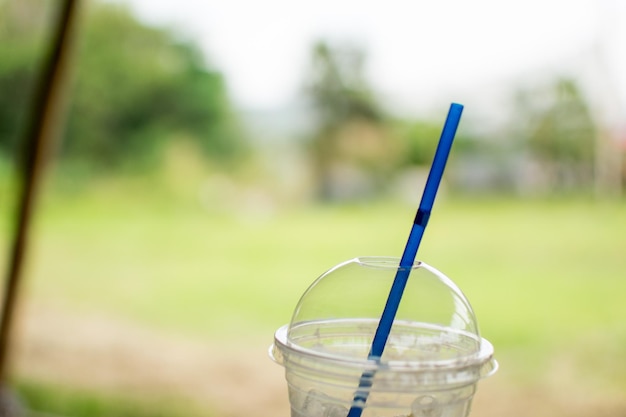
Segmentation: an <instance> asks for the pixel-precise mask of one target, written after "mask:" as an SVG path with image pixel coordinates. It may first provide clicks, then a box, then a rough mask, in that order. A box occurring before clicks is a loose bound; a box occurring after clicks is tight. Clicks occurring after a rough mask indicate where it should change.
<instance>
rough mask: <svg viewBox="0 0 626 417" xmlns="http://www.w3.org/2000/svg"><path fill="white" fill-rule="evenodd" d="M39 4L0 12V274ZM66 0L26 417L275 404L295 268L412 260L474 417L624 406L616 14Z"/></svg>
mask: <svg viewBox="0 0 626 417" xmlns="http://www.w3.org/2000/svg"><path fill="white" fill-rule="evenodd" d="M59 3H60V2H57V1H53V0H47V1H46V0H1V1H0V268H2V270H3V271H4V270H5V269H6V266H7V263H8V261H7V258H8V252H9V248H10V245H11V241H12V239H13V230H14V219H15V210H16V204H17V195H18V193H17V189H18V185H19V184H18V181H17V179H16V169H17V167H18V163H17V161H18V155H19V152H21V149H22V147H23V143H22V141H23V136H24V132H25V130H26V129H27V127H28V125H29V123H32V121H31V120H29V109H30V107H31V106H32V101H33V99H34V95H33V91H34V88H35V85H34V84H35V79H36V76H37V74H38V72H39V71H40V69H41V63H42V60H43V59H44V57H45V55H46V53H47V49H48V48H49V43H50V40H51V27H52V25H53V22H54V20H55V19H56V18H57V14H58V11H59ZM431 3H433V4H423V2H411V1H401V0H391V1H389V0H388V1H384V2H382V1H381V2H373V1H372V2H357V1H352V0H340V1H332V2H331V1H325V0H323V1H316V2H309V3H306V4H297V3H294V2H287V1H282V0H268V1H265V2H247V1H242V0H234V1H229V2H215V1H208V2H204V1H199V0H179V1H177V2H167V1H154V0H152V1H150V0H117V1H107V0H90V1H85V2H82V7H81V8H80V26H79V31H78V33H77V35H78V36H77V39H76V42H75V44H74V60H73V63H72V67H71V74H70V76H71V87H70V89H69V91H68V95H67V111H66V118H65V119H66V123H65V124H64V126H63V128H62V129H60V132H59V134H58V138H57V140H56V141H55V142H54V146H53V147H52V150H51V151H50V155H49V161H48V166H47V168H48V169H47V170H46V172H45V181H44V184H43V187H42V193H41V195H40V199H39V201H38V203H39V204H38V207H37V211H36V217H35V223H34V228H33V230H32V240H31V245H30V247H29V251H28V256H27V264H26V270H25V276H24V279H25V282H24V284H25V286H24V288H23V290H24V291H23V292H22V293H21V297H20V300H19V301H20V302H19V304H18V305H19V310H18V312H19V314H18V323H17V328H16V330H17V331H16V334H15V335H14V339H13V343H12V355H11V362H10V381H11V386H12V387H14V388H15V391H16V393H17V396H18V398H19V399H20V401H21V402H22V403H23V405H24V407H26V408H27V409H29V410H32V411H33V415H38V414H40V415H62V416H77V417H78V416H128V417H133V416H172V417H173V416H182V415H185V416H196V415H197V416H200V415H203V416H233V417H237V416H244V415H245V416H249V415H255V416H260V417H264V416H267V417H270V416H276V415H283V416H286V415H288V413H289V408H288V402H287V391H286V383H285V382H284V381H283V373H282V372H283V371H282V368H280V367H279V366H277V365H275V364H273V363H272V362H271V360H270V359H269V358H268V356H267V348H268V346H269V345H270V344H271V343H272V340H273V332H274V331H275V330H276V329H277V328H278V327H280V326H281V325H283V324H285V323H287V322H288V321H289V320H290V317H291V312H292V310H293V308H294V307H295V305H296V302H297V300H298V298H299V296H300V295H301V294H302V292H304V290H305V289H306V288H307V287H308V285H309V284H310V283H311V282H312V281H313V280H314V279H315V278H316V277H317V276H319V275H320V274H321V273H322V272H324V271H325V270H326V269H329V268H330V267H332V266H334V265H335V264H337V263H339V262H341V261H344V260H347V259H349V258H352V257H355V256H364V255H388V256H399V255H400V254H401V252H402V249H403V246H404V243H405V241H406V237H407V236H408V232H409V229H410V224H411V223H410V222H411V221H412V219H413V216H414V213H415V210H416V208H417V204H418V202H419V198H420V196H421V192H422V188H423V185H424V182H425V178H426V175H427V172H428V169H429V166H430V163H431V160H432V157H433V154H434V149H435V147H436V143H437V140H438V138H439V134H440V130H441V127H442V125H443V121H444V119H445V116H446V112H447V109H448V106H449V104H450V102H453V101H454V102H460V103H462V104H464V105H465V111H464V115H463V119H462V121H461V126H460V128H459V131H458V133H457V138H456V142H455V145H454V147H453V150H452V154H451V156H450V160H449V164H448V168H447V169H446V173H445V175H444V182H443V184H442V188H441V190H440V192H439V194H438V199H437V201H436V203H435V210H434V213H433V215H432V217H431V220H430V225H429V228H428V230H427V232H426V234H425V238H424V241H423V243H422V245H421V248H420V253H419V254H418V257H419V258H420V259H422V260H424V261H426V262H428V263H429V264H431V265H433V266H435V267H437V268H438V269H440V270H441V271H442V272H444V273H445V274H447V275H448V276H450V277H451V278H452V279H453V280H454V281H455V282H456V283H457V284H458V285H459V286H460V287H461V288H462V289H463V290H464V291H465V293H466V295H467V296H468V298H469V299H470V301H471V302H472V304H473V307H474V309H475V311H476V314H477V317H478V320H479V323H480V327H481V332H482V335H483V336H484V337H485V338H487V339H489V340H490V341H491V342H492V343H493V344H494V345H495V348H496V356H497V358H498V360H499V362H500V366H501V368H500V370H499V372H498V373H497V374H496V375H495V376H494V377H492V378H490V379H489V380H486V381H484V382H482V383H481V384H480V385H479V390H478V393H477V395H476V399H475V404H474V407H473V409H474V411H473V414H472V415H475V416H485V417H489V416H502V415H507V416H511V417H514V416H522V415H524V416H526V415H533V416H536V417H539V416H552V417H555V416H568V417H572V416H574V417H577V416H580V417H583V416H589V417H591V416H596V417H597V416H626V397H625V396H624V392H626V377H625V376H624V375H626V324H625V322H624V317H626V305H625V304H624V302H623V294H624V292H625V291H626V272H625V271H626V199H625V197H624V195H625V193H626V53H625V52H624V51H626V4H624V3H623V2H620V1H618V0H596V1H592V0H588V1H587V0H575V1H571V0H570V1H565V0H548V1H545V0H544V1H538V0H532V1H524V2H497V1H494V0H479V1H473V2H466V1H460V0H445V1H440V2H431Z"/></svg>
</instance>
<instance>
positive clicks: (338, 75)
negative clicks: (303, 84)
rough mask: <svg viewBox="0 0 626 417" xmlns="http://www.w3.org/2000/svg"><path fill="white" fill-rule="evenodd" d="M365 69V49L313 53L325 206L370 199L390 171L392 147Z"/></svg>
mask: <svg viewBox="0 0 626 417" xmlns="http://www.w3.org/2000/svg"><path fill="white" fill-rule="evenodd" d="M364 63H365V53H364V52H363V51H362V50H361V49H359V48H355V47H350V46H344V47H334V48H331V47H330V46H329V45H328V44H327V43H325V42H323V41H320V42H317V43H316V44H315V45H314V46H313V48H312V63H311V71H310V76H309V78H308V83H307V89H306V92H307V95H308V97H309V99H310V100H311V102H312V105H313V108H314V111H315V114H316V126H317V127H316V131H315V133H314V134H313V137H312V140H311V142H310V144H311V154H312V158H313V165H314V173H315V180H316V183H317V195H318V198H320V199H321V200H332V199H337V198H350V197H353V196H355V195H356V194H363V193H368V192H369V190H370V189H371V188H372V187H374V188H375V184H374V183H375V182H376V177H377V176H378V177H379V178H380V175H381V174H382V172H384V170H385V168H386V166H387V165H389V158H385V153H388V152H389V151H390V150H391V148H392V147H390V146H387V145H388V142H389V135H388V134H387V132H386V131H385V129H384V126H385V121H384V115H383V112H382V110H381V108H380V106H379V104H378V102H377V100H376V98H375V97H374V94H373V93H372V91H371V89H370V87H369V85H368V83H367V81H366V79H365V77H364ZM363 170H367V174H365V175H363V172H362V171H363ZM350 176H352V177H353V180H350V179H349V177H350ZM357 183H359V184H357ZM357 189H360V190H357Z"/></svg>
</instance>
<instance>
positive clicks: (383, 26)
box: [120, 0, 626, 118]
mask: <svg viewBox="0 0 626 417" xmlns="http://www.w3.org/2000/svg"><path fill="white" fill-rule="evenodd" d="M120 1H122V2H124V3H129V4H131V7H132V8H133V9H134V10H135V11H137V12H138V14H139V16H140V17H142V18H144V19H145V20H147V21H149V22H155V23H159V24H174V25H177V26H180V27H182V28H183V30H184V32H185V33H188V34H190V35H192V37H193V38H194V39H195V40H196V41H197V42H198V43H199V44H200V45H201V46H202V48H203V49H204V50H205V51H206V52H207V55H208V57H209V59H210V61H211V62H212V63H213V64H214V65H215V66H216V67H217V69H219V70H221V71H223V72H224V73H225V74H226V77H227V80H228V83H229V88H230V91H231V94H232V96H233V98H234V99H235V101H236V103H237V104H239V105H240V106H243V107H252V108H268V107H278V106H281V105H285V104H286V103H289V102H290V101H291V100H293V98H294V97H295V96H296V95H297V94H298V91H299V88H300V86H301V84H302V79H303V76H304V68H305V67H306V64H307V62H308V57H309V55H308V54H309V51H310V45H311V44H312V43H313V41H314V40H315V39H317V38H331V39H332V38H336V39H343V40H349V41H352V42H357V43H359V44H360V45H362V46H364V47H365V48H366V51H367V53H368V74H369V79H370V80H371V82H372V84H373V86H374V87H375V89H376V90H377V91H379V92H380V93H382V94H384V96H385V97H387V98H389V99H390V100H391V101H392V102H395V103H397V104H399V105H404V106H405V107H411V106H415V107H416V108H417V107H425V105H427V104H428V102H432V101H441V102H446V103H449V102H450V101H461V100H466V101H467V100H469V101H470V102H472V101H474V100H476V101H479V100H480V97H479V96H480V95H481V94H480V89H481V87H482V86H497V85H506V83H507V82H509V83H510V82H511V80H513V79H516V80H523V79H524V78H525V77H529V76H531V75H537V73H539V74H541V73H547V72H549V71H555V72H556V71H577V72H581V71H582V72H585V71H586V73H587V74H589V73H590V71H591V78H593V79H594V81H592V82H591V84H590V85H594V86H595V87H593V88H596V87H598V86H600V87H599V88H606V89H608V90H610V91H608V93H607V92H606V91H604V92H603V93H602V95H601V96H602V97H604V98H603V99H604V100H608V101H611V100H614V99H615V96H617V97H620V98H619V100H621V104H620V106H621V107H622V110H620V112H623V110H624V109H623V107H624V105H625V104H626V1H623V0H524V1H508V0H473V1H469V0H429V1H425V0H378V1H370V0H314V1H306V2H305V1H294V0H292V1H289V0H262V1H254V0H222V1H220V2H218V1H215V0H208V1H206V0H177V1H171V0H120ZM598 39H599V40H600V41H601V42H602V44H603V45H604V46H603V48H604V51H605V53H606V55H604V58H603V59H604V61H605V62H606V66H605V67H604V71H605V72H604V73H601V72H597V68H598V67H597V66H595V63H594V61H597V55H593V54H592V45H593V44H594V42H597V40H598ZM498 83H500V84H498ZM594 83H595V84H594ZM613 91H619V94H616V95H615V96H614V95H613V94H612V92H613ZM605 93H606V94H605ZM464 104H466V103H464ZM466 105H467V104H466ZM620 114H622V115H624V114H623V113H620ZM624 116H625V118H626V115H624Z"/></svg>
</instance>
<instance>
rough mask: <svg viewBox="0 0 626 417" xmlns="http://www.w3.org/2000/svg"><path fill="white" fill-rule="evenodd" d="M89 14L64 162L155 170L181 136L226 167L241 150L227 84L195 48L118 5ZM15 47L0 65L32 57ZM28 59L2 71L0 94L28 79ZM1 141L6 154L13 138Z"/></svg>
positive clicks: (98, 5) (5, 111)
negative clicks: (166, 147)
mask: <svg viewBox="0 0 626 417" xmlns="http://www.w3.org/2000/svg"><path fill="white" fill-rule="evenodd" d="M38 1H39V0H28V1H27V2H29V3H31V4H35V3H37V2H38ZM88 6H89V7H87V8H86V13H85V15H84V16H83V18H84V19H83V22H82V23H83V24H82V27H81V30H82V31H81V37H80V44H79V45H78V47H79V50H78V51H77V52H78V53H77V60H76V65H75V77H74V78H75V85H74V90H73V95H72V96H71V98H70V106H69V114H68V125H67V129H66V134H65V137H64V139H63V142H62V145H61V147H60V149H59V152H60V155H61V157H62V158H63V159H64V161H66V162H71V163H79V164H82V165H84V166H88V167H90V169H93V168H96V169H98V168H100V169H105V168H111V167H120V166H139V167H145V166H146V164H153V163H155V162H158V160H159V156H160V154H161V151H162V147H163V145H164V144H165V143H167V141H168V140H171V139H172V138H176V137H181V136H184V137H185V138H187V139H189V140H191V141H193V142H194V143H196V144H197V146H198V148H199V149H200V150H201V151H204V153H205V155H207V156H210V157H212V158H214V159H215V160H217V161H225V160H231V159H232V158H233V157H236V156H237V155H239V154H240V153H241V152H242V151H243V150H244V149H245V146H244V140H243V136H242V135H241V134H240V130H239V129H238V126H237V123H236V120H235V118H234V115H233V114H234V113H233V112H232V111H231V107H230V104H229V101H228V97H227V92H226V87H225V83H224V79H223V77H222V75H221V74H220V73H219V72H217V71H214V70H210V69H207V65H206V63H205V62H204V59H203V56H202V54H201V53H200V52H199V51H198V49H197V48H196V46H195V45H194V44H193V43H191V42H189V41H187V40H185V39H183V38H182V37H181V36H179V35H178V34H176V33H174V32H173V31H171V30H166V29H161V28H154V27H149V26H146V25H144V24H142V23H140V22H139V21H137V20H136V19H135V17H133V16H132V14H131V13H130V12H129V11H128V9H126V8H125V7H123V6H122V5H119V4H113V3H105V2H91V3H89V4H88ZM19 42H21V40H19V39H18V40H14V39H10V42H9V44H10V45H11V46H10V50H8V51H7V50H6V49H0V54H2V55H0V62H5V58H6V57H8V59H9V61H14V60H17V59H18V58H20V56H21V55H28V54H31V55H32V49H33V48H24V47H22V45H21V44H20V43H19ZM0 44H2V45H4V44H5V42H4V40H3V41H2V42H1V43H0ZM29 59H30V61H29V60H28V59H26V58H20V59H19V62H20V63H21V66H18V65H17V64H16V65H13V67H11V68H5V67H7V66H6V65H2V66H0V91H4V90H5V89H14V90H20V89H21V84H20V82H19V81H20V79H18V78H19V77H20V76H21V77H22V78H23V77H25V75H24V74H27V71H26V69H25V67H26V66H27V65H26V64H24V62H31V61H32V59H31V58H29ZM16 68H17V69H19V71H18V70H17V69H16ZM28 68H29V70H32V64H31V65H30V67H28ZM14 95H15V94H14ZM12 111H13V112H14V111H17V110H16V109H12V108H11V107H10V106H1V107H0V120H4V119H6V118H11V117H12V116H11V114H9V112H12ZM12 129H14V128H13V127H12ZM7 133H11V132H7ZM0 134H1V135H2V137H0V141H2V143H3V148H4V150H5V151H6V150H9V148H11V147H12V146H14V143H13V142H11V141H10V140H9V139H7V138H9V136H10V135H8V134H6V133H5V132H4V131H2V132H0Z"/></svg>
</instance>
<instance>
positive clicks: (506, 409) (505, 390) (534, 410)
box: [14, 305, 626, 417]
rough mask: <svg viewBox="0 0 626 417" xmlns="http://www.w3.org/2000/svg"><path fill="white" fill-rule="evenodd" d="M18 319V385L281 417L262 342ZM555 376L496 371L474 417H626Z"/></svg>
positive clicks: (30, 315)
mask: <svg viewBox="0 0 626 417" xmlns="http://www.w3.org/2000/svg"><path fill="white" fill-rule="evenodd" d="M22 320H23V321H22V323H21V325H20V330H21V331H20V334H19V338H18V340H17V343H16V346H15V355H14V370H15V371H17V372H18V373H19V374H20V375H22V376H28V377H32V378H36V379H37V380H41V381H49V382H58V383H67V384H72V385H76V386H81V387H85V388H94V389H101V390H106V391H117V392H125V393H128V392H132V393H137V394H150V395H156V396H170V397H178V398H184V399H188V400H190V401H194V402H196V403H197V404H198V405H200V406H205V407H207V408H209V409H213V410H215V411H216V413H215V415H218V416H224V417H242V416H255V417H279V416H283V417H287V416H288V415H289V407H288V402H287V394H286V384H285V382H284V379H283V378H284V376H283V371H282V368H280V367H279V366H277V365H275V364H274V363H272V362H271V360H270V359H269V358H268V356H267V346H268V344H269V343H270V338H269V337H268V339H266V340H258V339H255V340H249V341H245V340H244V341H242V343H241V344H240V345H234V344H231V345H224V344H211V343H207V342H200V341H193V340H188V339H184V338H181V337H173V336H171V335H167V334H162V333H159V332H156V331H151V330H147V329H145V328H143V327H139V326H134V325H132V324H129V323H127V322H124V321H120V320H115V319H113V318H111V317H106V316H89V317H86V316H76V315H70V314H67V313H66V312H63V311H62V309H59V308H53V307H50V306H41V305H29V306H26V308H24V309H23V314H22ZM241 345H244V347H241ZM556 368H557V369H556V370H552V371H551V373H550V374H549V375H547V376H546V378H545V381H540V382H539V383H538V384H534V385H529V386H526V387H522V386H521V385H520V384H516V383H515V382H514V381H512V380H511V378H510V377H508V376H507V372H506V371H505V370H501V371H500V372H499V373H498V374H497V375H496V376H495V377H493V378H491V379H488V380H485V381H483V382H481V384H480V385H479V390H478V393H477V395H476V397H475V401H474V406H473V410H474V411H473V413H472V415H473V416H477V417H478V416H482V417H505V416H506V417H517V416H520V417H521V416H525V417H529V416H532V417H544V416H545V417H558V416H567V417H592V416H593V417H602V416H606V417H609V416H610V417H626V399H621V400H620V399H619V398H617V397H615V396H614V395H613V396H611V397H602V396H598V394H597V393H590V392H587V391H586V390H585V389H583V388H581V387H578V386H577V385H576V384H574V383H572V382H571V381H569V382H568V381H566V377H567V372H565V375H554V374H555V373H556V374H558V373H559V372H560V371H558V368H559V367H558V366H557V367H556ZM77 417H78V416H77Z"/></svg>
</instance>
